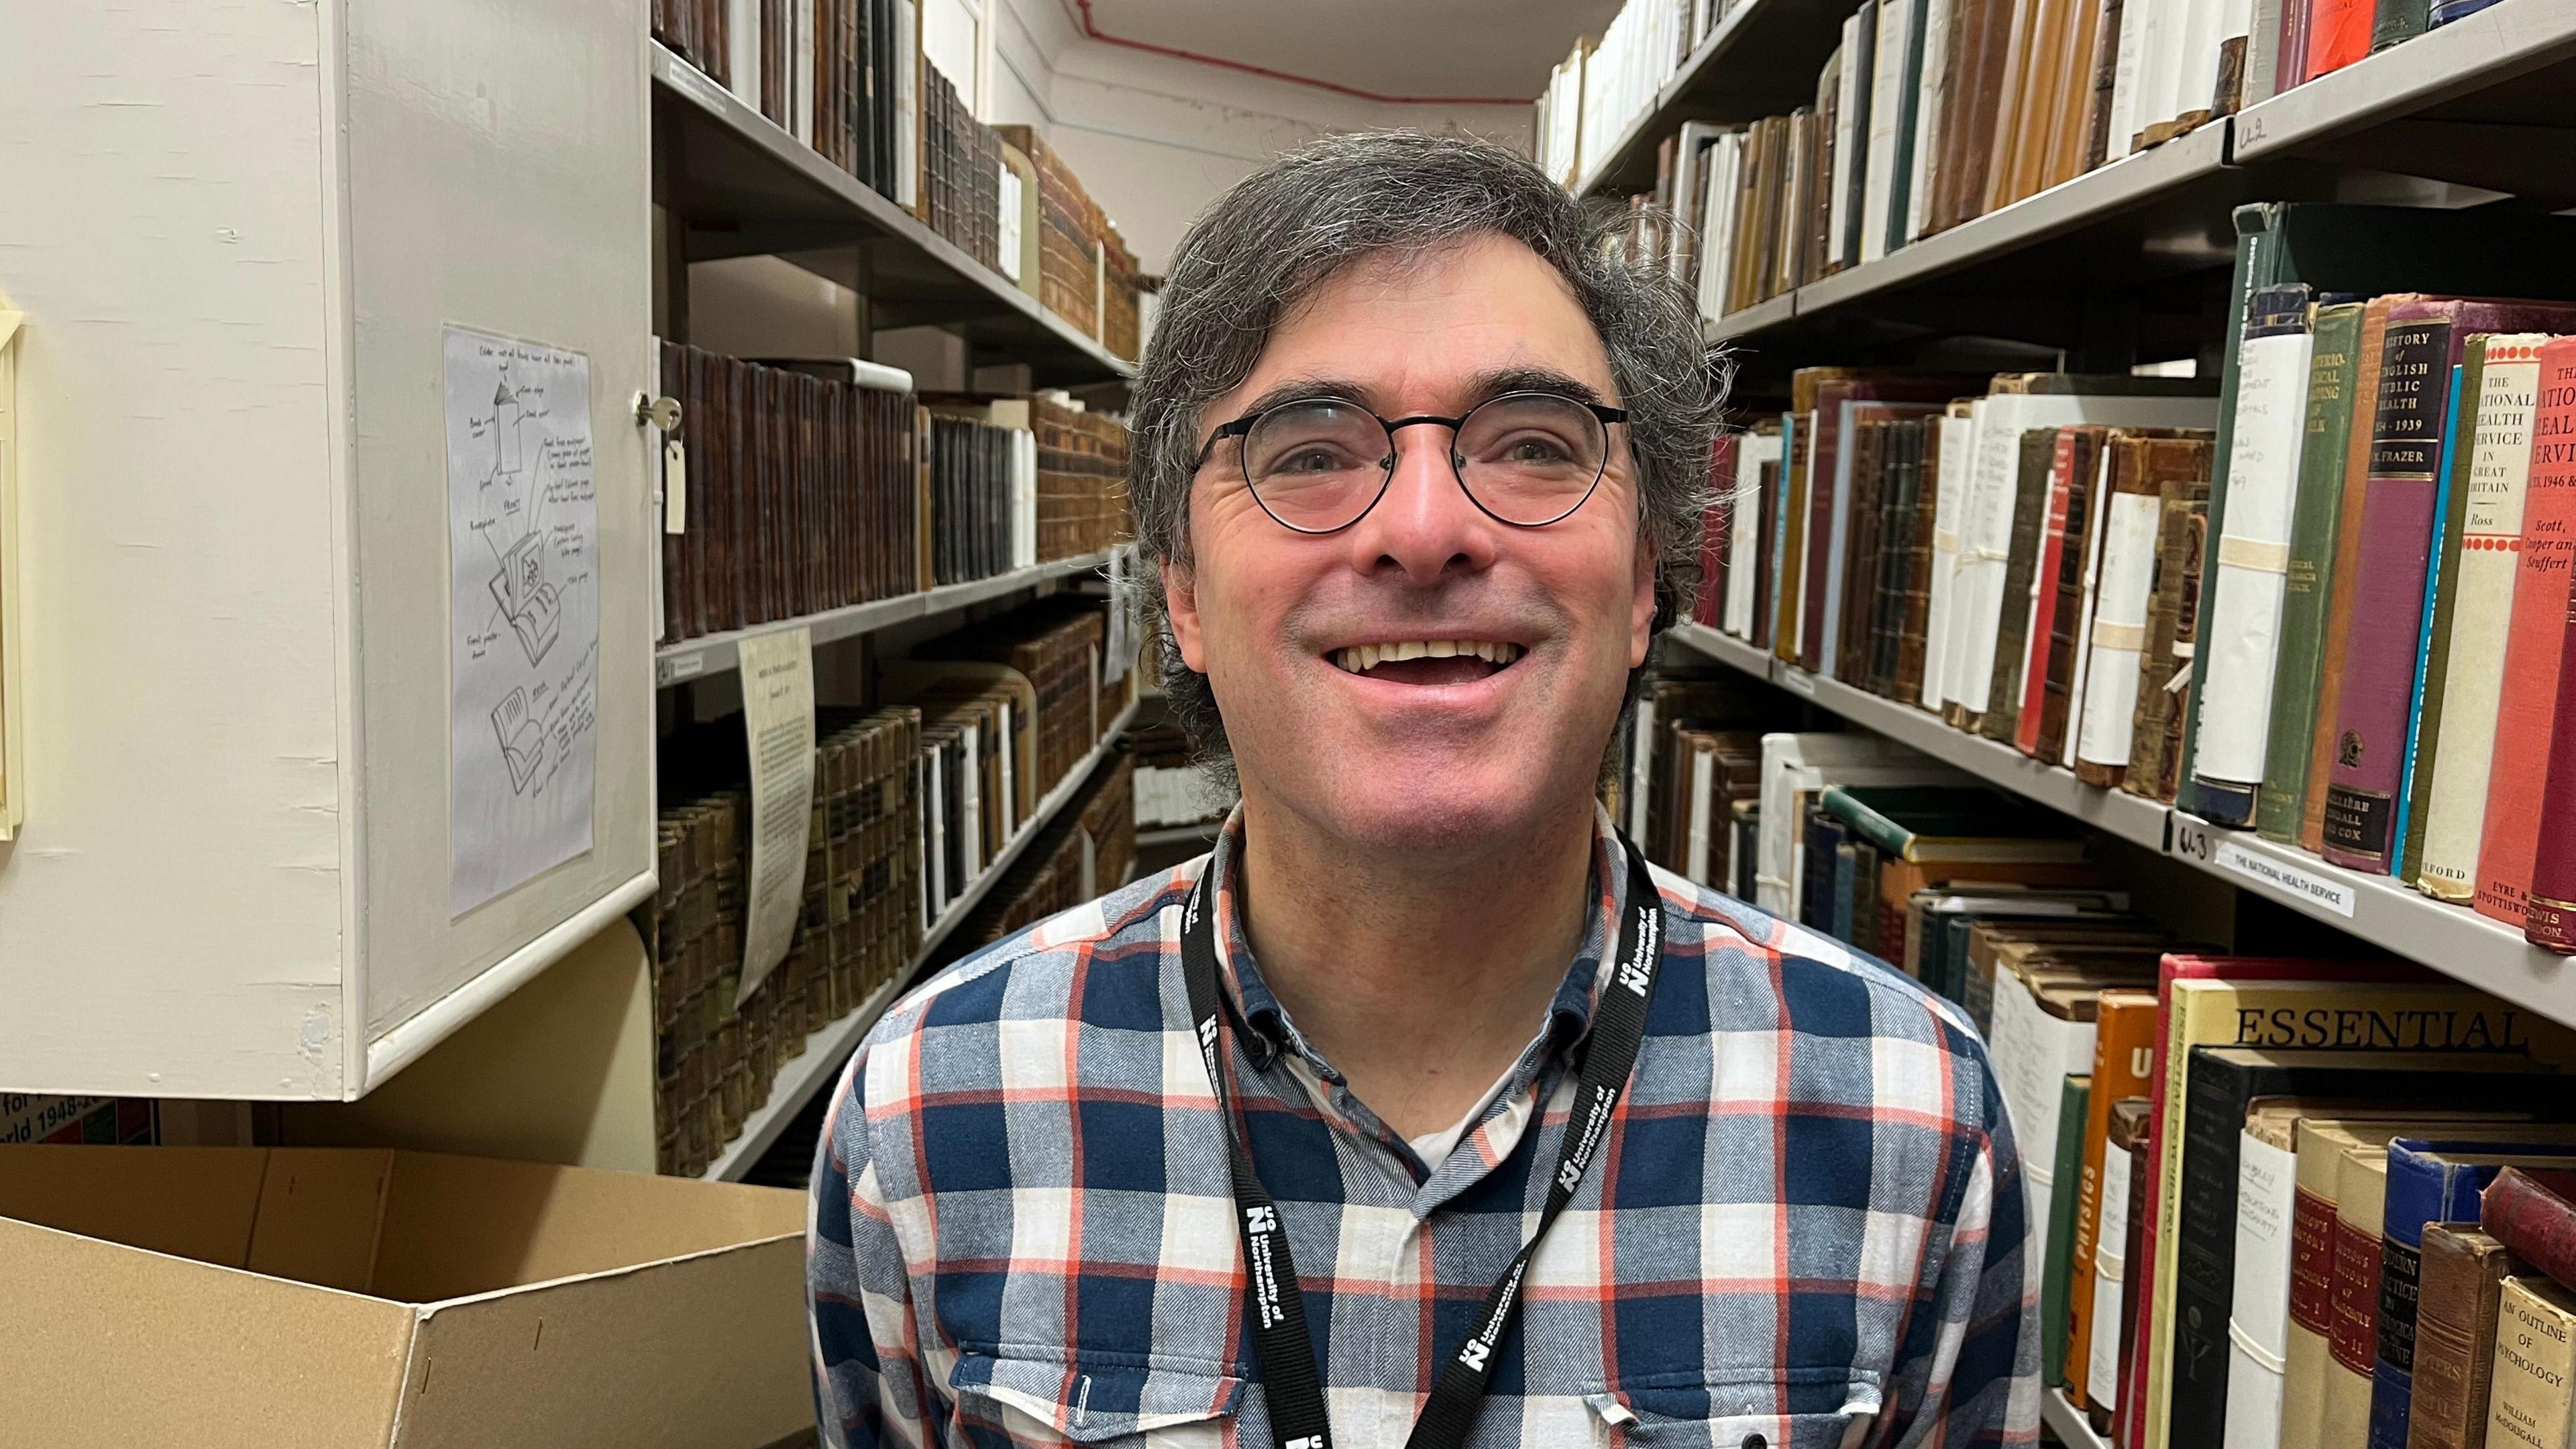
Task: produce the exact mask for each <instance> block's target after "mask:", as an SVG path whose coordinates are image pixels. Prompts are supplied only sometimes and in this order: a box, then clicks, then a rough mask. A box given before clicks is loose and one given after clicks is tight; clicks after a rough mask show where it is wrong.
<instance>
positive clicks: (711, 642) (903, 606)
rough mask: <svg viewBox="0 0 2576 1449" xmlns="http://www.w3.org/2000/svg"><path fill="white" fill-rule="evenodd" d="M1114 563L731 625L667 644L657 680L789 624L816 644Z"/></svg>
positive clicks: (1074, 564)
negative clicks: (736, 626)
mask: <svg viewBox="0 0 2576 1449" xmlns="http://www.w3.org/2000/svg"><path fill="white" fill-rule="evenodd" d="M1108 563H1109V553H1108V551H1107V550H1106V549H1103V550H1101V551H1099V552H1096V553H1086V554H1076V555H1075V556H1074V557H1072V558H1063V559H1056V560H1054V561H1053V562H1050V563H1042V564H1037V565H1035V566H1033V567H1030V568H1024V569H1013V570H1011V571H1010V572H1008V573H1002V574H995V575H994V576H993V577H991V578H989V579H968V580H967V581H965V582H964V583H957V584H942V585H940V586H939V587H938V588H935V589H925V590H923V591H921V592H920V593H914V594H897V595H896V596H895V597H893V598H891V599H871V600H869V601H868V602H866V603H864V604H851V605H849V606H848V607H846V608H840V609H832V610H828V611H826V612H824V613H820V614H801V615H798V616H797V617H795V618H792V619H775V620H772V621H770V622H769V623H766V624H755V625H753V626H751V627H750V628H748V629H728V630H726V631H725V632H723V633H721V634H708V635H704V636H702V637H699V638H696V639H683V640H681V641H680V642H679V643H677V644H665V645H663V646H662V647H661V648H660V649H658V650H655V651H654V655H653V683H654V685H655V686H656V687H657V688H668V687H669V686H671V685H674V684H684V683H686V682H688V681H689V680H692V679H701V678H705V677H706V676H709V675H715V674H726V673H730V672H731V671H732V670H733V668H734V666H735V665H736V663H737V662H739V660H740V659H741V651H742V643H743V641H744V640H746V639H756V638H758V637H760V636H761V635H764V634H778V633H784V632H785V631H787V630H789V629H795V628H805V629H810V630H812V631H813V636H814V642H815V643H816V644H828V643H831V642H832V641H834V640H836V639H848V638H851V637H853V636H856V635H860V634H866V633H871V632H873V631H875V630H878V629H882V628H885V627H886V626H887V625H889V624H896V623H900V622H902V621H904V620H906V619H925V618H936V617H938V616H939V615H941V614H947V613H953V612H955V611H956V610H959V609H963V608H966V607H967V606H969V605H971V604H980V603H984V602H986V601H987V600H991V599H998V598H1001V597H1003V596H1004V595H1006V594H1015V593H1018V592H1019V591H1021V590H1023V589H1031V588H1035V587H1037V586H1038V585H1040V584H1043V583H1046V582H1048V581H1050V580H1054V579H1069V578H1076V577H1079V576H1081V575H1083V574H1086V573H1093V572H1096V571H1098V570H1099V569H1101V568H1104V567H1106V566H1107V565H1108Z"/></svg>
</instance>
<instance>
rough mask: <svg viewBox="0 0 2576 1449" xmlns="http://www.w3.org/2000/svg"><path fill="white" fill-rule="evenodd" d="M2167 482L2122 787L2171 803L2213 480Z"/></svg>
mask: <svg viewBox="0 0 2576 1449" xmlns="http://www.w3.org/2000/svg"><path fill="white" fill-rule="evenodd" d="M2177 481H2180V480H2175V479H2168V480H2167V483H2166V488H2165V492H2164V502H2163V519H2162V522H2161V523H2160V524H2159V525H2158V533H2157V543H2156V585H2155V592H2154V595H2153V597H2152V598H2151V599H2150V601H2149V602H2148V605H2147V648H2146V652H2145V654H2144V655H2143V656H2142V657H2141V661H2140V664H2139V668H2138V700H2137V704H2136V706H2135V707H2134V710H2133V712H2132V714H2131V718H2130V724H2129V768H2128V770H2127V772H2126V773H2125V774H2123V775H2122V776H2121V777H2120V788H2121V789H2122V790H2125V791H2127V792H2128V793H2130V794H2132V795H2140V796H2144V797H2145V798H2147V799H2150V800H2162V801H2171V800H2172V799H2173V797H2174V794H2175V792H2176V788H2177V787H2178V786H2179V785H2180V784H2181V777H2180V775H2181V768H2182V712H2183V710H2184V709H2185V708H2187V707H2188V703H2189V701H2188V691H2189V689H2190V676H2189V675H2185V674H2182V673H2181V670H2182V669H2184V668H2185V667H2187V666H2188V665H2189V664H2190V662H2191V658H2192V651H2193V649H2194V647H2195V639H2194V635H2195V634H2196V632H2197V625H2198V622H2199V621H2198V620H2197V619H2196V618H2195V617H2194V614H2193V611H2194V609H2195V608H2196V607H2197V605H2198V601H2199V599H2200V579H2201V572H2202V569H2201V562H2202V558H2201V556H2202V554H2203V552H2204V545H2205V544H2206V542H2207V538H2208V533H2209V519H2208V516H2207V509H2208V497H2207V491H2206V482H2205V480H2201V479H2192V480H2190V482H2189V484H2188V485H2186V486H2185V487H2183V488H2181V489H2177V488H2176V487H2175V486H2174V484H2175V483H2176V482H2177Z"/></svg>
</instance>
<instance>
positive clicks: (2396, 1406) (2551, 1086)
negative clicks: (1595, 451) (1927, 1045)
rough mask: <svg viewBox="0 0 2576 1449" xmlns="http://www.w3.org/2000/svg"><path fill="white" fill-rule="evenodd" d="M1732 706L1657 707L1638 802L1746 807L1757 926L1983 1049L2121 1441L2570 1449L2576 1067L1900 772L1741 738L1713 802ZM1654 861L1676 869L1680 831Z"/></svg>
mask: <svg viewBox="0 0 2576 1449" xmlns="http://www.w3.org/2000/svg"><path fill="white" fill-rule="evenodd" d="M1718 683H1719V681H1717V680H1714V679H1709V678H1704V677H1701V676H1700V675H1699V674H1698V673H1697V672H1696V671H1678V672H1671V673H1660V672H1659V673H1658V674H1657V675H1656V676H1654V677H1650V679H1649V680H1648V681H1647V685H1646V692H1645V699H1646V700H1648V701H1651V702H1652V704H1653V705H1654V707H1655V709H1656V715H1655V718H1656V719H1657V720H1658V721H1659V723H1657V724H1655V725H1653V726H1651V727H1649V728H1645V729H1641V730H1640V731H1639V739H1640V741H1642V742H1643V743H1642V744H1641V745H1640V746H1639V748H1642V749H1643V750H1644V751H1645V752H1646V755H1647V758H1646V759H1645V760H1644V761H1642V762H1640V761H1639V760H1637V759H1635V758H1633V757H1632V758H1631V760H1630V761H1629V762H1628V765H1629V772H1628V773H1630V774H1631V775H1634V776H1637V777H1640V778H1646V779H1649V780H1655V781H1662V780H1664V779H1665V778H1667V777H1668V776H1669V775H1670V774H1671V772H1674V771H1681V772H1684V773H1685V775H1686V776H1689V775H1696V777H1697V778H1696V779H1695V780H1694V782H1693V784H1692V785H1691V786H1690V787H1686V788H1685V790H1684V796H1685V798H1688V797H1689V796H1690V795H1691V794H1692V793H1693V792H1694V791H1696V789H1697V785H1698V783H1699V782H1701V781H1711V780H1717V781H1720V782H1721V783H1720V790H1719V793H1718V796H1717V803H1718V804H1719V809H1720V810H1721V811H1722V813H1723V815H1724V817H1725V818H1726V819H1727V820H1728V821H1729V830H1728V833H1729V834H1731V835H1733V836H1734V837H1735V839H1734V841H1733V842H1732V844H1731V848H1730V853H1731V855H1732V856H1733V860H1732V862H1731V864H1732V867H1733V869H1734V870H1735V872H1736V874H1735V876H1734V888H1735V889H1736V890H1737V892H1738V893H1739V894H1748V893H1749V894H1751V895H1753V896H1754V897H1755V898H1756V899H1758V900H1759V901H1760V903H1762V904H1763V905H1765V906H1766V907H1768V908H1771V909H1774V910H1775V911H1779V912H1780V913H1781V914H1786V915H1793V916H1795V917H1796V918H1797V919H1799V920H1800V921H1801V922H1802V923H1804V924H1807V925H1809V926H1811V927H1813V928H1815V929H1818V930H1823V931H1828V932H1830V933H1833V934H1836V935H1838V936H1840V937H1842V938H1843V939H1845V940H1848V941H1852V942H1854V943H1855V944H1858V945H1861V946H1863V947H1865V948H1868V949H1872V950H1874V951H1877V952H1878V953H1879V954H1881V955H1883V956H1884V957H1886V959H1888V960H1889V961H1891V962H1895V963H1899V964H1900V965H1901V968H1902V969H1903V970H1905V971H1906V972H1907V973H1908V974H1910V975H1913V976H1915V977H1916V978H1917V979H1919V980H1921V981H1922V982H1923V983H1924V984H1925V985H1926V986H1927V987H1928V988H1930V989H1932V990H1934V991H1937V992H1939V993H1941V994H1942V995H1944V996H1946V997H1948V998H1950V999H1951V1000H1953V1001H1954V1002H1956V1003H1958V1004H1959V1005H1960V1007H1961V1008H1962V1009H1963V1010H1964V1011H1965V1013H1966V1014H1967V1015H1968V1016H1969V1017H1970V1018H1971V1019H1972V1020H1973V1021H1975V1022H1976V1024H1977V1025H1978V1026H1979V1028H1980V1029H1981V1030H1982V1031H1984V1032H1985V1033H1986V1035H1987V1038H1988V1040H1989V1042H1990V1043H1991V1056H1992V1059H1993V1061H1994V1063H1995V1069H1996V1074H1997V1078H1998V1085H1999V1088H2000V1091H2001V1095H2002V1097H2003V1100H2004V1108H2005V1111H2006V1113H2007V1114H2008V1116H2009V1118H2010V1121H2011V1125H2012V1128H2013V1133H2014V1138H2015V1141H2016V1143H2017V1144H2018V1146H2019V1148H2020V1151H2021V1156H2022V1162H2023V1168H2024V1176H2025V1181H2026V1191H2027V1194H2028V1197H2027V1201H2028V1206H2029V1208H2030V1217H2029V1222H2030V1225H2031V1231H2032V1243H2033V1246H2034V1248H2035V1249H2036V1250H2037V1251H2038V1252H2039V1253H2040V1255H2041V1298H2040V1307H2039V1313H2040V1316H2041V1325H2042V1340H2043V1365H2042V1367H2043V1372H2044V1374H2045V1375H2046V1378H2047V1381H2048V1382H2049V1383H2050V1384H2051V1385H2053V1386H2056V1387H2058V1388H2060V1389H2062V1390H2063V1391H2064V1392H2065V1393H2066V1395H2067V1397H2068V1398H2069V1400H2070V1402H2071V1403H2072V1404H2073V1405H2074V1406H2075V1407H2076V1408H2077V1409H2078V1410H2080V1411H2082V1412H2084V1413H2085V1414H2086V1415H2087V1416H2088V1417H2090V1418H2091V1419H2092V1420H2093V1423H2094V1427H2095V1428H2096V1429H2097V1430H2098V1431H2100V1432H2102V1433H2105V1434H2107V1435H2109V1436H2110V1437H2111V1438H2112V1440H2113V1441H2114V1442H2116V1443H2118V1444H2119V1445H2121V1446H2123V1449H2180V1446H2191V1445H2204V1444H2206V1445H2224V1446H2227V1449H2273V1446H2285V1445H2296V1446H2302V1449H2305V1446H2319V1449H2405V1446H2408V1445H2413V1446H2415V1449H2467V1446H2474V1445H2477V1444H2480V1443H2482V1442H2484V1441H2485V1440H2486V1438H2487V1435H2488V1433H2489V1430H2490V1426H2492V1431H2493V1433H2494V1434H2495V1435H2496V1436H2498V1437H2497V1439H2496V1442H2498V1443H2514V1442H2520V1443H2532V1444H2550V1445H2557V1444H2565V1443H2567V1442H2569V1439H2568V1435H2569V1431H2570V1428H2571V1413H2570V1400H2569V1386H2570V1375H2569V1370H2570V1368H2571V1366H2576V1362H2571V1360H2576V1350H2572V1349H2571V1344H2576V1339H2571V1337H2570V1333H2569V1329H2570V1327H2571V1326H2576V1295H2571V1294H2570V1293H2569V1292H2568V1291H2567V1289H2566V1287H2565V1286H2563V1285H2564V1284H2565V1283H2566V1282H2567V1281H2569V1279H2570V1276H2571V1275H2576V1171H2565V1170H2561V1169H2576V1077H2571V1076H2570V1075H2568V1074H2567V1072H2566V1069H2567V1068H2568V1067H2569V1066H2570V1065H2571V1064H2576V1033H2571V1032H2570V1031H2569V1030H2568V1029H2567V1028H2565V1027H2563V1026H2560V1025H2558V1024H2557V1023H2555V1022H2552V1021H2548V1020H2545V1019H2542V1018H2539V1017H2536V1016H2533V1015H2531V1014H2529V1013H2527V1012H2524V1011H2523V1010H2521V1009H2519V1008H2517V1007H2513V1006H2510V1005H2507V1004H2505V1003H2502V1002H2499V1001H2496V1000H2495V999H2493V998H2491V997H2489V996H2486V995H2484V994H2482V993H2479V992H2477V991H2475V990H2473V989H2471V988H2468V987H2466V986H2463V985H2459V984H2456V983H2452V982H2447V981H2443V980H2440V979H2438V978H2436V977H2433V976H2431V975H2430V974H2429V973H2426V972H2424V971H2422V970H2421V969H2420V968H2416V967H2413V966H2409V965H2404V964H2401V963H2395V962H2390V961H2387V960H2383V959H2357V960H2327V959H2270V958H2256V957H2242V956H2231V955H2226V954H2222V953H2220V952H2218V951H2215V950H2212V949H2209V948H2205V947H2197V946H2187V945H2183V944H2180V943H2178V942H2176V941H2175V940H2174V938H2173V934H2172V933H2171V932H2170V931H2168V930H2167V929H2166V928H2165V927H2164V926H2162V925H2161V924H2159V923H2158V922H2156V921H2154V920H2152V919H2149V918H2147V917H2145V916H2143V915H2141V914H2138V913H2136V912H2134V911H2133V910H2132V909H2131V904H2132V902H2131V899H2130V894H2129V892H2128V891H2127V890H2126V889H2125V888H2124V883H2123V882H2121V881H2120V880H2118V879H2116V878H2114V877H2112V876H2110V875H2109V874H2108V872H2109V870H2110V869H2111V867H2110V866H2109V865H2107V864H2106V863H2104V862H2103V861H2100V860H2096V859H2092V858H2089V856H2088V852H2087V849H2086V847H2085V844H2084V842H2082V841H2081V840H2079V839H2077V838H2075V837H2074V835H2073V833H2072V832H2071V831H2069V830H2066V829H2064V828H2062V827H2060V826H2057V825H2055V824H2053V823H2051V822H2050V821H2047V820H2045V819H2041V818H2037V817H2035V816H2033V815H2032V814H2031V813H2030V812H2029V811H2028V810H2027V809H2025V808H2023V807H2019V806H2017V805H2015V804H2014V803H2013V802H2011V801H2008V800H2005V799H2002V798H2000V797H1997V796H1995V795H1993V794H1992V793H1991V792H1989V791H1986V790H1984V789H1983V788H1982V787H1978V786H1975V785H1973V784H1970V783H1966V782H1965V781H1964V780H1963V778H1962V777H1961V776H1959V775H1958V774H1957V772H1955V771H1953V770H1951V769H1949V767H1947V766H1945V765H1942V764H1941V763H1939V762H1937V761H1934V760H1931V759H1928V758H1926V757H1924V756H1921V755H1918V754H1915V753H1914V752H1912V751H1909V750H1906V749H1905V748H1904V747H1902V746H1899V745H1896V744H1894V743H1892V742H1889V741H1885V740H1881V739H1876V738H1874V737H1866V736H1858V735H1847V734H1794V733H1787V732H1780V731H1770V732H1759V733H1753V732H1749V731H1744V730H1727V729H1722V730H1719V731H1717V732H1716V734H1717V736H1718V737H1719V742H1718V744H1717V753H1719V754H1720V755H1741V754H1742V753H1743V751H1744V750H1745V749H1746V748H1747V747H1748V746H1749V748H1750V749H1751V751H1752V755H1751V759H1752V760H1753V762H1754V763H1753V765H1752V770H1751V774H1750V777H1749V780H1748V779H1747V777H1746V776H1745V775H1744V774H1743V773H1742V772H1740V771H1739V770H1737V769H1736V768H1734V767H1732V766H1730V768H1729V769H1728V770H1727V772H1726V773H1725V774H1724V775H1723V776H1722V777H1715V776H1711V775H1709V774H1708V772H1707V771H1706V770H1705V768H1704V766H1702V765H1700V763H1699V762H1700V761H1703V760H1705V759H1706V758H1707V755H1708V746H1707V744H1706V742H1705V741H1695V740H1694V738H1693V737H1694V735H1695V734H1700V733H1702V731H1700V729H1699V727H1698V725H1697V724H1696V723H1695V722H1694V721H1695V719H1696V718H1697V717H1698V716H1701V715H1702V714H1704V713H1707V712H1711V711H1714V712H1715V713H1716V714H1718V715H1719V716H1721V717H1723V718H1724V722H1725V723H1728V724H1740V723H1741V722H1742V720H1743V716H1744V713H1745V711H1746V710H1747V709H1748V708H1751V707H1752V706H1750V705H1748V704H1746V703H1745V702H1743V701H1741V700H1735V701H1730V700H1728V699H1727V698H1725V696H1724V695H1723V694H1722V693H1719V692H1717V691H1716V690H1715V689H1714V686H1715V685H1717V684H1718ZM1667 725H1670V726H1671V727H1670V728H1667V727H1666V726H1667ZM1748 735H1749V738H1748ZM1653 788H1654V789H1656V790H1661V789H1663V788H1665V787H1664V786H1663V785H1661V784H1658V785H1656V786H1654V787H1653ZM1629 803H1630V805H1631V807H1632V810H1636V809H1638V808H1639V807H1642V808H1643V810H1644V811H1645V812H1647V813H1651V812H1652V810H1653V808H1654V805H1653V801H1652V800H1651V799H1650V800H1645V801H1637V800H1632V801H1630V802H1629ZM1695 808H1696V807H1695ZM1632 818H1634V817H1633V815H1632ZM1649 839H1652V840H1653V841H1654V843H1653V844H1649V845H1648V849H1649V853H1650V854H1658V853H1660V854H1659V858H1661V859H1663V860H1664V861H1665V863H1667V864H1673V860H1672V857H1671V856H1670V854H1669V852H1670V850H1671V848H1672V840H1671V836H1670V834H1669V831H1658V830H1655V829H1652V828H1649V829H1646V830H1644V831H1642V832H1640V841H1641V844H1647V842H1648V840H1649ZM1719 883H1720V884H1724V882H1723V881H1721V882H1719ZM2498 1103H2504V1104H2507V1105H2502V1106H2499V1105H2497V1104H2498Z"/></svg>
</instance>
